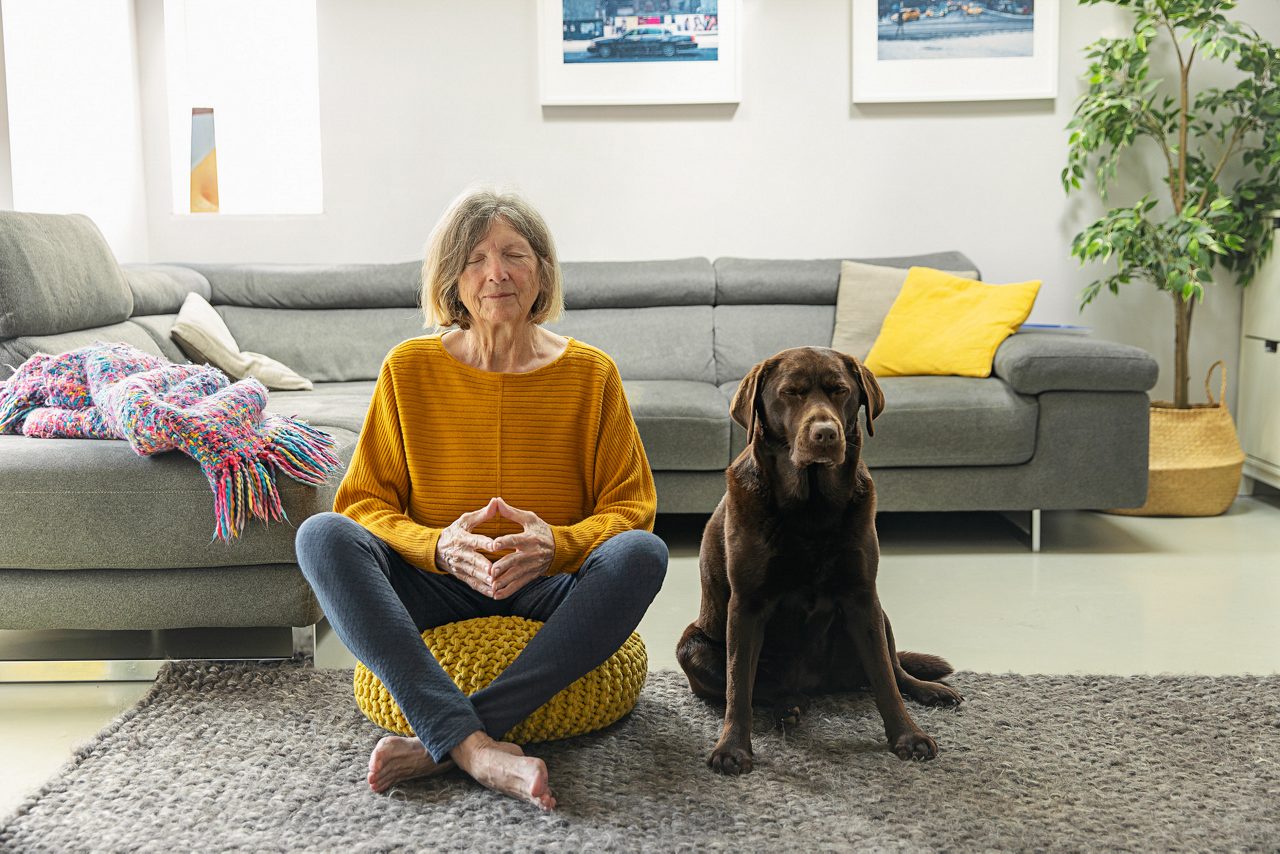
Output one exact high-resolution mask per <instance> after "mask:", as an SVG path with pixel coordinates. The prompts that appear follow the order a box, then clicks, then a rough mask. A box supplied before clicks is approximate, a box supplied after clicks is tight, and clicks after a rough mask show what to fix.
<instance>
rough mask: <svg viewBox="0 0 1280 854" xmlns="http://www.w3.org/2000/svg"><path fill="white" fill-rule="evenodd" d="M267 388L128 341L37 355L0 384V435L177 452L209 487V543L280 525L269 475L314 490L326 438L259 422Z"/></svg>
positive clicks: (321, 475) (287, 422)
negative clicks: (248, 524)
mask: <svg viewBox="0 0 1280 854" xmlns="http://www.w3.org/2000/svg"><path fill="white" fill-rule="evenodd" d="M266 403H267V389H266V387H265V386H263V385H262V383H260V382H258V381H257V380H255V379H245V380H240V381H238V382H234V383H233V382H231V381H230V380H228V379H227V377H226V375H225V374H223V373H222V372H221V371H219V370H218V369H217V368H213V367H209V366H208V365H175V364H173V363H171V362H169V361H168V360H167V359H164V358H161V357H159V356H151V355H148V354H146V353H143V352H142V351H141V350H137V349H135V348H133V347H130V346H129V345H128V344H94V345H92V346H89V347H82V348H80V349H79V350H73V351H71V352H70V353H63V354H62V355H61V356H47V355H45V354H43V353H37V354H36V355H34V356H32V357H31V358H30V359H27V361H25V362H23V363H22V365H21V367H19V368H18V369H17V371H16V372H15V373H14V374H13V376H11V377H9V379H7V380H0V433H22V434H23V435H24V436H34V437H39V438H45V439H49V438H55V437H63V438H85V439H124V440H125V441H127V442H128V443H129V446H130V447H132V448H133V450H134V451H135V452H137V453H138V455H139V456H150V455H151V454H157V453H160V452H162V451H171V450H175V449H176V450H179V451H182V452H183V453H184V454H186V455H187V456H189V457H191V458H192V459H193V460H195V461H196V463H198V464H199V466H200V470H201V471H202V472H204V476H205V477H206V478H207V479H208V481H209V485H210V486H211V487H212V488H213V512H214V516H215V517H216V525H215V528H214V536H215V537H217V538H221V539H223V540H228V539H231V538H232V537H237V536H239V535H240V532H241V531H242V530H244V524H245V520H246V519H247V518H248V517H250V516H253V517H257V518H259V519H263V520H266V519H268V518H269V519H272V520H275V521H279V520H282V519H287V517H286V516H285V512H284V508H283V507H281V506H280V493H279V491H278V490H277V489H276V483H275V472H276V471H280V472H283V473H284V474H287V475H288V476H289V477H291V478H293V479H294V480H298V481H301V482H303V483H312V484H319V483H324V481H325V478H326V477H327V476H328V475H329V474H331V473H332V472H333V471H335V470H336V469H337V468H338V465H339V463H338V459H337V457H335V456H334V455H333V453H332V451H331V448H332V447H333V439H332V438H330V437H329V436H328V435H327V434H325V433H321V432H320V431H319V430H316V429H314V428H312V427H310V426H308V425H306V424H304V423H303V422H301V421H299V420H297V419H295V418H283V417H281V416H278V415H265V414H264V413H263V409H264V408H265V406H266Z"/></svg>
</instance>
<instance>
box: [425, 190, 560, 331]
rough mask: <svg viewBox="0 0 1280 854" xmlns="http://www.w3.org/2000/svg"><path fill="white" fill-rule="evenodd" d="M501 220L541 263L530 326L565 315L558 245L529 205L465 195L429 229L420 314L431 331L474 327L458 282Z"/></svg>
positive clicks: (494, 195)
mask: <svg viewBox="0 0 1280 854" xmlns="http://www.w3.org/2000/svg"><path fill="white" fill-rule="evenodd" d="M497 219H502V220H503V221H505V222H506V223H507V224H508V225H510V226H511V227H512V228H514V229H515V230H516V231H518V232H519V233H520V234H521V235H522V236H523V237H524V239H525V240H527V241H529V246H530V247H532V249H533V253H534V255H535V256H536V257H537V262H538V273H537V275H538V296H537V298H536V299H535V300H534V301H533V306H532V308H530V310H529V322H530V323H534V324H540V323H547V322H549V321H554V320H557V319H559V317H560V314H561V312H562V311H563V310H564V283H563V279H562V277H561V273H560V262H559V260H557V258H556V246H555V243H554V241H552V239H551V231H550V229H548V228H547V223H546V221H545V220H543V218H542V215H541V214H539V213H538V212H537V211H536V210H535V209H534V207H533V205H531V204H529V202H527V201H525V199H524V198H522V197H521V196H519V195H517V194H516V193H512V192H499V191H497V190H491V189H487V188H485V189H476V190H467V191H464V192H463V193H462V195H460V196H458V198H456V199H454V200H453V202H452V203H451V204H450V205H449V208H448V209H447V210H446V211H445V212H444V215H443V216H442V217H440V221H439V222H438V223H436V227H435V228H433V229H432V230H431V237H430V238H429V239H428V240H427V251H426V260H425V261H423V263H422V293H421V302H422V312H423V315H424V316H425V322H424V324H423V325H424V326H425V327H427V328H431V327H436V328H443V327H446V326H457V327H458V328H460V329H469V328H470V327H471V314H470V313H469V312H468V311H467V308H466V306H465V305H463V304H462V298H461V296H460V295H459V293H458V280H459V278H461V276H462V271H463V268H465V267H466V264H467V258H468V257H469V256H470V255H471V252H472V250H474V249H475V248H476V244H478V243H479V242H480V241H481V240H483V239H484V236H485V235H486V234H488V233H489V229H490V227H491V226H492V225H493V223H494V220H497Z"/></svg>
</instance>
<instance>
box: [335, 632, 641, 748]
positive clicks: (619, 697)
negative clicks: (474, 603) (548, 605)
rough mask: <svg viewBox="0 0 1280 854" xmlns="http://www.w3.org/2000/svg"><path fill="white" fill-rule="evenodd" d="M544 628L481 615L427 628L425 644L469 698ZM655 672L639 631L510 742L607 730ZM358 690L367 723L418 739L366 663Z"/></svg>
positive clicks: (361, 667) (525, 724)
mask: <svg viewBox="0 0 1280 854" xmlns="http://www.w3.org/2000/svg"><path fill="white" fill-rule="evenodd" d="M540 628H542V623H539V622H538V621H537V620H526V619H524V618H523V617H476V618H475V619H472V620H463V621H461V622H458V623H448V624H446V625H443V626H437V627H435V628H434V629H427V630H426V631H425V632H423V633H422V640H423V641H424V642H425V643H426V645H427V646H428V648H430V650H431V652H432V654H433V655H434V656H435V657H436V660H437V661H439V662H440V666H441V667H443V668H444V672H445V673H448V674H449V677H450V678H451V679H453V681H454V682H455V683H456V684H457V686H458V687H459V688H461V689H462V692H463V693H464V694H467V695H468V696H470V695H471V694H474V693H475V692H476V691H479V690H480V689H481V688H483V687H484V686H486V685H488V684H489V683H490V682H492V681H493V680H494V678H496V677H497V675H498V674H499V673H501V672H502V671H503V670H506V669H507V667H508V666H509V665H510V664H511V662H513V661H515V659H516V656H517V655H519V654H520V652H521V651H522V650H523V649H524V648H525V645H526V644H528V643H529V641H530V640H531V639H532V638H533V636H534V635H535V634H537V631H538V629H540ZM648 672H649V656H648V654H647V653H646V652H645V648H644V641H642V640H641V639H640V635H638V634H635V633H634V632H633V633H632V634H631V637H629V638H627V640H626V642H625V643H624V644H623V645H622V648H621V649H619V650H618V651H617V652H615V653H614V654H613V655H612V656H610V657H609V658H608V659H607V660H606V661H605V662H604V663H603V664H601V665H600V666H599V667H597V668H596V669H595V670H592V671H591V672H590V673H588V674H587V675H586V676H583V677H582V678H581V679H579V680H578V681H576V682H574V683H573V684H572V685H570V686H569V687H568V688H565V689H564V690H563V691H561V692H560V693H559V694H556V695H555V696H554V697H552V698H551V699H550V700H548V701H547V702H546V703H544V704H543V705H542V706H541V707H540V708H539V709H538V710H537V711H535V712H534V713H533V714H532V715H530V716H529V717H528V718H526V719H525V720H524V721H522V722H520V723H519V724H516V726H515V728H514V729H512V730H511V731H510V732H509V733H507V734H506V736H505V737H504V740H505V741H511V742H515V743H516V744H528V743H529V742H531V741H550V740H552V739H556V738H567V737H568V736H571V735H581V734H582V733H584V732H591V731H592V730H597V729H600V728H601V727H606V726H608V725H609V724H611V723H613V722H614V721H616V720H618V719H619V718H621V717H622V716H623V715H625V714H626V713H627V712H629V711H631V710H632V708H634V707H635V704H636V700H637V699H639V697H640V688H641V686H643V685H644V680H645V676H646V675H648ZM354 687H355V694H356V705H358V706H359V707H360V711H362V712H364V715H365V717H367V718H368V719H369V720H371V721H373V722H374V723H375V724H377V725H378V726H380V727H382V728H383V729H388V730H391V731H392V732H394V733H399V734H400V735H413V729H412V728H411V727H410V726H409V722H408V721H407V720H405V718H404V715H403V714H401V712H400V707H399V706H397V705H396V701H395V700H394V699H392V697H391V692H390V691H388V690H387V689H386V687H385V686H383V684H382V682H381V680H379V679H378V677H377V676H374V675H373V672H372V671H370V670H369V668H367V667H365V666H364V664H357V665H356V676H355V682H354Z"/></svg>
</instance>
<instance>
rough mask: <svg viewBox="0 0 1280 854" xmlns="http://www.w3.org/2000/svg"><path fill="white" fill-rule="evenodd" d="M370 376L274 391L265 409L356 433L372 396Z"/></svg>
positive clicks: (314, 423) (373, 384) (362, 425)
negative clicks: (297, 389)
mask: <svg viewBox="0 0 1280 854" xmlns="http://www.w3.org/2000/svg"><path fill="white" fill-rule="evenodd" d="M375 385H376V383H374V381H373V380H358V381H355V382H346V383H316V384H315V388H313V389H312V390H311V391H273V392H271V397H270V398H268V399H267V411H269V412H274V413H275V414H276V415H288V416H290V417H293V418H301V419H302V420H303V421H305V422H307V423H308V424H310V425H311V426H312V427H319V428H321V429H326V428H329V427H340V428H342V429H343V430H350V431H351V432H352V433H359V432H360V430H361V428H362V427H364V416H365V414H366V413H368V411H369V401H370V400H372V399H373V388H374V386H375Z"/></svg>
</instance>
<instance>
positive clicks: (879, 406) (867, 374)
mask: <svg viewBox="0 0 1280 854" xmlns="http://www.w3.org/2000/svg"><path fill="white" fill-rule="evenodd" d="M840 355H841V356H842V357H843V358H844V363H845V366H846V367H847V368H848V369H849V373H850V374H852V375H853V381H854V382H855V383H857V384H858V388H859V389H861V390H862V405H863V406H865V407H867V435H868V436H874V435H875V434H876V428H875V427H874V426H873V425H872V422H874V421H875V419H876V416H877V415H879V414H880V413H881V412H884V392H883V391H881V390H880V383H878V382H876V375H875V374H873V373H871V371H869V370H867V366H866V365H864V364H862V363H861V362H859V361H858V360H857V359H855V358H853V357H852V356H850V355H849V354H848V353H841V354H840Z"/></svg>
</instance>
